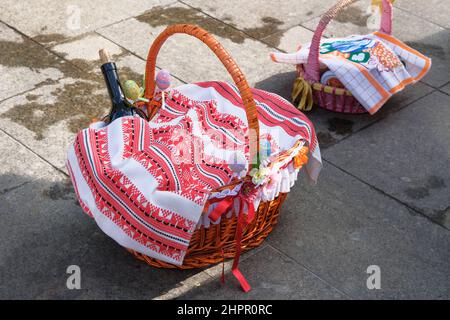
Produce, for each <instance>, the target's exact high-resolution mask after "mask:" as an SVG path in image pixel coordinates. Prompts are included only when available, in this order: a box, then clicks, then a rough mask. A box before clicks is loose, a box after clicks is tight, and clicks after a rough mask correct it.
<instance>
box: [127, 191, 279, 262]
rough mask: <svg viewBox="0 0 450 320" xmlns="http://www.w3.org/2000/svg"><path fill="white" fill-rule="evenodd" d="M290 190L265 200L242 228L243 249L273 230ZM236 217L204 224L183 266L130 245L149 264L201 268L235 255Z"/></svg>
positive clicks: (255, 243) (191, 243)
mask: <svg viewBox="0 0 450 320" xmlns="http://www.w3.org/2000/svg"><path fill="white" fill-rule="evenodd" d="M286 196H287V193H280V195H279V196H278V197H276V198H275V199H274V200H273V201H268V202H262V203H261V204H260V205H259V207H258V210H257V212H256V215H255V219H254V220H253V221H252V222H251V223H250V224H249V225H247V227H246V228H245V229H244V231H243V235H242V241H241V248H242V252H244V251H248V250H250V249H252V248H255V247H257V246H259V245H260V244H261V243H262V242H263V241H264V240H265V239H266V238H267V236H268V235H269V234H270V232H271V231H272V230H273V227H274V226H275V225H276V224H277V222H278V216H279V214H280V208H281V205H282V203H283V201H284V200H285V199H286ZM236 226H237V217H236V216H235V215H233V216H232V217H231V218H228V219H227V218H222V220H221V222H220V223H218V224H216V225H211V226H210V227H209V228H205V227H201V228H199V229H197V230H196V231H195V232H194V234H193V235H192V238H191V242H190V245H189V248H188V251H187V254H186V256H185V258H184V261H183V264H182V265H180V266H177V265H174V264H171V263H167V262H164V261H161V260H158V259H155V258H152V257H149V256H147V255H145V254H142V253H139V252H137V251H134V250H131V249H127V250H128V251H129V252H131V253H132V254H133V255H134V256H135V257H136V258H137V259H139V260H142V261H144V262H146V263H147V264H149V265H150V266H153V267H157V268H169V269H182V270H185V269H193V268H202V267H206V266H209V265H211V264H216V263H219V262H222V261H223V259H224V258H233V257H234V255H235V254H236V243H235V234H236Z"/></svg>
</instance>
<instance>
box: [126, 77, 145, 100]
mask: <svg viewBox="0 0 450 320" xmlns="http://www.w3.org/2000/svg"><path fill="white" fill-rule="evenodd" d="M122 89H123V93H124V94H125V97H127V98H128V99H130V100H133V101H134V100H137V99H138V98H139V95H140V92H141V88H140V87H139V86H138V85H137V83H136V82H134V81H133V80H127V81H125V82H124V83H123V84H122Z"/></svg>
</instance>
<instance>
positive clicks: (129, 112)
mask: <svg viewBox="0 0 450 320" xmlns="http://www.w3.org/2000/svg"><path fill="white" fill-rule="evenodd" d="M99 56H100V61H101V63H102V66H101V70H102V73H103V77H104V79H105V82H106V87H107V88H108V93H109V97H110V98H111V102H112V107H111V111H110V113H109V122H112V121H114V120H116V119H117V118H120V117H126V116H134V115H138V116H140V117H142V118H146V116H145V114H144V113H143V111H141V110H139V109H137V108H135V107H133V106H132V105H129V104H128V103H127V101H126V99H125V94H124V93H123V90H122V87H121V85H120V79H119V74H118V73H117V66H116V64H115V63H114V62H113V61H111V59H110V57H109V54H108V52H107V51H106V50H105V49H101V50H100V51H99Z"/></svg>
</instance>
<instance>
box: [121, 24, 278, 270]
mask: <svg viewBox="0 0 450 320" xmlns="http://www.w3.org/2000/svg"><path fill="white" fill-rule="evenodd" d="M177 33H184V34H188V35H191V36H194V37H196V38H197V39H199V40H201V41H202V42H203V43H205V44H206V45H207V46H208V47H209V48H210V49H211V50H212V51H213V52H214V53H215V55H216V56H217V57H218V58H219V59H220V61H221V62H222V63H223V65H224V66H225V68H226V69H227V70H228V72H229V73H230V75H231V77H232V78H233V80H234V82H235V84H236V86H237V87H238V89H239V91H240V95H241V97H242V101H243V102H244V105H245V107H246V115H247V118H248V123H249V127H250V128H251V129H253V130H254V132H255V133H256V134H255V135H254V136H255V137H254V139H253V141H252V139H251V138H250V143H253V144H254V146H256V147H255V148H250V159H253V158H254V157H255V156H257V155H258V154H259V123H258V118H257V115H256V105H255V102H254V100H253V96H252V93H251V91H250V88H249V86H248V83H247V81H246V79H245V77H244V75H243V74H242V72H241V70H240V69H239V67H238V66H237V64H236V63H235V61H234V60H233V59H232V58H231V57H230V55H229V54H228V53H227V52H226V51H225V49H224V48H223V47H222V45H221V44H220V43H219V42H218V41H217V40H216V39H215V38H214V37H213V36H212V35H211V34H209V33H208V32H207V31H205V30H203V29H201V28H200V27H197V26H193V25H173V26H170V27H168V28H167V29H166V30H165V31H163V32H162V33H161V34H160V35H159V36H158V37H157V38H156V39H155V41H154V42H153V45H152V46H151V48H150V51H149V54H148V58H147V66H146V77H145V78H146V84H145V85H146V88H145V92H146V98H147V99H149V100H150V101H151V102H150V104H149V106H150V107H151V108H153V110H152V112H151V114H155V110H156V108H155V106H158V103H157V102H154V101H153V100H152V98H153V97H152V96H151V93H153V92H154V89H155V64H156V57H157V55H158V52H159V50H160V48H161V46H162V45H163V43H164V42H165V41H166V40H167V38H169V37H170V36H171V35H173V34H177ZM252 153H253V154H252ZM285 198H286V193H281V194H280V195H279V196H278V197H277V198H275V199H274V200H273V201H269V202H262V203H261V204H260V205H259V207H258V208H257V210H255V211H256V212H255V218H254V219H253V221H252V222H251V223H249V224H248V225H246V227H245V228H244V230H239V223H238V217H237V216H235V215H233V216H232V217H231V218H226V217H222V219H221V221H220V223H218V224H211V226H210V227H204V226H202V227H200V228H199V229H197V230H196V231H195V232H194V234H193V236H192V239H191V241H190V245H189V248H188V251H187V254H186V256H185V258H184V262H183V265H181V266H177V265H173V264H170V263H166V262H163V261H160V260H157V259H154V258H151V257H149V256H146V255H143V254H141V253H139V252H136V251H133V250H129V251H130V252H131V253H132V254H134V255H135V256H136V257H137V258H138V259H140V260H143V261H145V262H146V263H148V264H149V265H151V266H154V267H160V268H178V269H191V268H199V267H204V266H207V265H210V264H214V263H217V262H220V261H222V260H223V259H224V258H231V257H233V256H235V254H236V251H237V250H238V251H241V250H249V249H251V248H254V247H256V246H258V245H260V244H261V243H262V241H263V240H264V239H265V238H266V237H267V236H268V235H269V233H270V232H271V231H272V229H273V227H274V225H275V224H276V223H277V219H278V216H279V213H280V208H281V204H282V203H283V201H284V200H285ZM207 206H208V204H207V205H206V206H205V208H206V207H207ZM241 235H242V238H241V239H240V241H239V243H240V248H237V247H236V237H237V236H239V237H240V236H241Z"/></svg>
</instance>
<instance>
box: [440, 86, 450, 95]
mask: <svg viewBox="0 0 450 320" xmlns="http://www.w3.org/2000/svg"><path fill="white" fill-rule="evenodd" d="M440 90H441V91H444V92H445V93H446V94H450V83H448V84H446V85H445V86H443V87H441V88H440Z"/></svg>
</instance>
